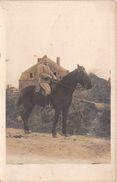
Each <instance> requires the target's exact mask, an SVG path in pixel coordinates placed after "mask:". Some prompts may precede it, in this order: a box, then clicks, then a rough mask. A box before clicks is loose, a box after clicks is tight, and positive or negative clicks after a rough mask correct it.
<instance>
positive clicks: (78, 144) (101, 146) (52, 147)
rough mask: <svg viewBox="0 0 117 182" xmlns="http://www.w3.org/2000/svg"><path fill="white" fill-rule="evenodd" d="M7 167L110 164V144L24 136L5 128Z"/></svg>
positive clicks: (89, 139) (79, 137)
mask: <svg viewBox="0 0 117 182" xmlns="http://www.w3.org/2000/svg"><path fill="white" fill-rule="evenodd" d="M6 135H7V138H6V142H7V145H6V153H7V163H8V164H24V163H28V164H29V163H30V164H42V163H54V164H55V163H92V164H100V163H110V140H109V139H105V138H97V137H92V136H83V135H73V136H70V137H66V138H65V137H64V136H61V135H58V137H57V138H52V136H51V134H47V133H31V134H29V135H26V134H24V132H23V130H22V129H13V128H7V131H6Z"/></svg>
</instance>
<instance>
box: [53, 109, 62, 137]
mask: <svg viewBox="0 0 117 182" xmlns="http://www.w3.org/2000/svg"><path fill="white" fill-rule="evenodd" d="M59 114H60V110H57V109H55V117H54V123H53V128H52V136H53V137H56V136H57V133H56V125H57V123H58V118H59Z"/></svg>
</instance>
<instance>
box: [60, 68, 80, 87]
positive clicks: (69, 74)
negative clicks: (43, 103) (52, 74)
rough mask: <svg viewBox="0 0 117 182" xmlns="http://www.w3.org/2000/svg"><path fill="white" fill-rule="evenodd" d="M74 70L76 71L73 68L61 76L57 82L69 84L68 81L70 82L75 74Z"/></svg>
mask: <svg viewBox="0 0 117 182" xmlns="http://www.w3.org/2000/svg"><path fill="white" fill-rule="evenodd" d="M76 71H77V69H75V70H73V71H72V72H70V73H68V74H67V75H66V76H64V77H63V78H62V80H60V81H59V82H58V84H69V82H70V81H71V80H73V76H75V74H76Z"/></svg>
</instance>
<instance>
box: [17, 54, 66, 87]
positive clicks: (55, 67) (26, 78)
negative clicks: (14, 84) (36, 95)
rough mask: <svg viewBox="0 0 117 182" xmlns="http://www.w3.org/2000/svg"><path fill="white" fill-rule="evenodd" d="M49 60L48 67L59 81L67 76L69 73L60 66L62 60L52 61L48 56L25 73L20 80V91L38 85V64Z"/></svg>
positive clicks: (39, 59)
mask: <svg viewBox="0 0 117 182" xmlns="http://www.w3.org/2000/svg"><path fill="white" fill-rule="evenodd" d="M45 58H46V60H47V62H48V65H49V67H50V69H51V70H52V71H53V73H54V74H55V75H56V77H57V78H58V79H61V78H63V77H64V76H65V75H67V74H68V73H69V71H68V70H66V69H65V68H63V67H62V66H61V65H60V58H59V57H57V58H56V62H54V61H52V60H51V59H50V58H48V57H47V56H46V55H45V56H43V57H42V58H38V59H37V63H36V64H35V65H33V66H32V67H30V68H29V69H27V70H26V71H24V72H23V73H22V74H21V76H20V79H19V89H20V90H22V89H23V88H25V87H27V86H29V85H36V84H37V82H38V69H37V67H38V64H40V63H43V61H44V60H45Z"/></svg>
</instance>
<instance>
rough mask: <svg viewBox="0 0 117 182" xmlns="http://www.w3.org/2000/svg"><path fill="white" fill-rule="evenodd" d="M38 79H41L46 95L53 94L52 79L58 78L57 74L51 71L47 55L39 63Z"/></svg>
mask: <svg viewBox="0 0 117 182" xmlns="http://www.w3.org/2000/svg"><path fill="white" fill-rule="evenodd" d="M38 79H39V83H38V84H39V86H40V87H41V88H42V89H43V90H44V93H43V94H44V95H45V96H46V95H50V94H51V87H50V82H51V79H54V80H56V79H57V78H56V76H55V75H54V73H53V72H52V71H51V69H50V67H49V65H48V61H47V56H44V57H43V62H40V63H38Z"/></svg>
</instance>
